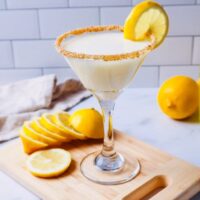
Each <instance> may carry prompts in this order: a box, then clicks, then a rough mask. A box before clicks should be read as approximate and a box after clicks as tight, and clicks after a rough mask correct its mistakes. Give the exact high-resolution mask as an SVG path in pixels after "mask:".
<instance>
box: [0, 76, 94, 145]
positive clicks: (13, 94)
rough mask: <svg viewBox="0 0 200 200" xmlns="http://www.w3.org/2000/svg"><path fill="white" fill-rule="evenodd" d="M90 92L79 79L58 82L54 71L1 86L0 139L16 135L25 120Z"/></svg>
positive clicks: (63, 106)
mask: <svg viewBox="0 0 200 200" xmlns="http://www.w3.org/2000/svg"><path fill="white" fill-rule="evenodd" d="M90 95H91V94H90V93H89V92H88V91H86V90H85V89H84V88H83V86H82V84H81V83H80V82H79V81H78V80H74V79H68V80H66V81H65V82H63V83H61V84H57V81H56V76H55V75H47V76H41V77H38V78H34V79H29V80H24V81H19V82H16V83H11V84H8V85H4V86H0V141H6V140H9V139H12V138H14V137H16V136H18V135H19V129H20V127H21V126H22V124H23V122H24V121H26V120H29V119H32V118H33V117H37V116H40V115H41V114H42V113H44V112H55V111H59V110H67V109H70V108H71V107H73V106H74V105H76V104H77V103H79V102H80V101H81V100H83V99H85V98H87V97H89V96H90Z"/></svg>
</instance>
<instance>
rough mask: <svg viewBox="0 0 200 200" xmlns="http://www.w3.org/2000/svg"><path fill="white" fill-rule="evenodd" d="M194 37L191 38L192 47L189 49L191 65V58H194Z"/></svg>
mask: <svg viewBox="0 0 200 200" xmlns="http://www.w3.org/2000/svg"><path fill="white" fill-rule="evenodd" d="M194 38H195V37H194V36H193V37H192V47H191V59H190V63H191V65H192V64H193V57H194Z"/></svg>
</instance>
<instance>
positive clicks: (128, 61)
mask: <svg viewBox="0 0 200 200" xmlns="http://www.w3.org/2000/svg"><path fill="white" fill-rule="evenodd" d="M153 47H154V42H153V40H152V41H151V42H149V41H145V42H132V41H126V40H125V39H123V27H121V26H117V25H116V26H115V25H110V26H95V27H87V28H82V29H76V30H72V31H69V32H66V33H64V34H63V35H61V36H59V37H58V38H57V40H56V49H57V51H58V52H59V53H60V54H61V55H63V56H64V58H65V59H66V61H67V62H68V64H69V65H70V67H71V68H72V69H73V71H74V72H75V73H76V74H77V76H78V77H79V79H80V80H81V82H82V83H83V85H84V86H85V88H86V89H88V90H90V91H91V92H92V94H93V95H94V96H95V97H96V98H97V100H98V102H99V104H100V106H101V109H102V114H103V118H104V141H103V147H102V149H101V150H100V151H97V152H92V153H91V154H89V155H87V156H86V157H85V158H83V160H82V162H81V165H80V169H81V172H82V174H83V175H84V176H85V177H86V178H88V179H89V180H91V181H93V182H96V183H100V184H104V185H115V184H121V183H125V182H127V181H129V180H131V179H133V178H134V177H135V176H136V175H137V174H138V173H139V172H140V163H139V161H138V160H137V159H136V158H134V157H133V156H131V155H129V154H128V153H126V155H122V154H121V153H119V152H117V151H116V150H115V148H114V132H113V123H112V113H113V110H114V106H115V100H116V98H117V97H118V96H119V94H120V93H121V91H122V90H123V88H125V87H126V86H127V85H128V84H129V83H130V82H131V80H132V79H133V77H134V75H135V74H136V72H137V70H138V68H139V67H140V66H141V64H142V62H143V60H144V58H145V56H146V55H147V54H148V53H149V52H150V51H151V50H152V49H153Z"/></svg>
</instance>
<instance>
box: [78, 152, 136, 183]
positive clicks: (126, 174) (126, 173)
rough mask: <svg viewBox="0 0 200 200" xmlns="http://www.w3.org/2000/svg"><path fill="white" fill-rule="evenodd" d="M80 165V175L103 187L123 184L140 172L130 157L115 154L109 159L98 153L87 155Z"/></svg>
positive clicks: (133, 159)
mask: <svg viewBox="0 0 200 200" xmlns="http://www.w3.org/2000/svg"><path fill="white" fill-rule="evenodd" d="M112 160H113V162H112ZM80 165H81V166H80V168H81V173H82V174H83V175H84V176H85V177H86V178H87V179H89V180H91V181H93V182H95V183H99V184H103V185H117V184H121V183H125V182H127V181H130V180H131V179H133V178H134V177H136V176H137V175H138V173H139V172H140V163H139V161H138V160H137V159H135V158H133V157H132V156H125V157H124V156H122V155H121V154H115V155H114V156H113V159H112V158H111V159H109V158H108V157H107V158H106V156H103V155H102V154H101V152H99V151H97V152H93V153H91V154H89V155H87V156H86V157H85V158H83V160H82V161H81V164H80Z"/></svg>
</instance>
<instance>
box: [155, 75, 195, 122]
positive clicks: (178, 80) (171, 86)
mask: <svg viewBox="0 0 200 200" xmlns="http://www.w3.org/2000/svg"><path fill="white" fill-rule="evenodd" d="M158 104H159V105H160V108H161V110H162V111H163V112H164V113H165V114H166V115H168V116H169V117H171V118H173V119H184V118H187V117H189V116H191V115H192V114H193V113H194V112H195V111H196V110H197V108H198V85H197V82H196V81H194V80H193V79H191V78H190V77H187V76H174V77H172V78H170V79H168V80H166V81H165V82H164V83H163V84H162V86H161V87H160V89H159V91H158Z"/></svg>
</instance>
